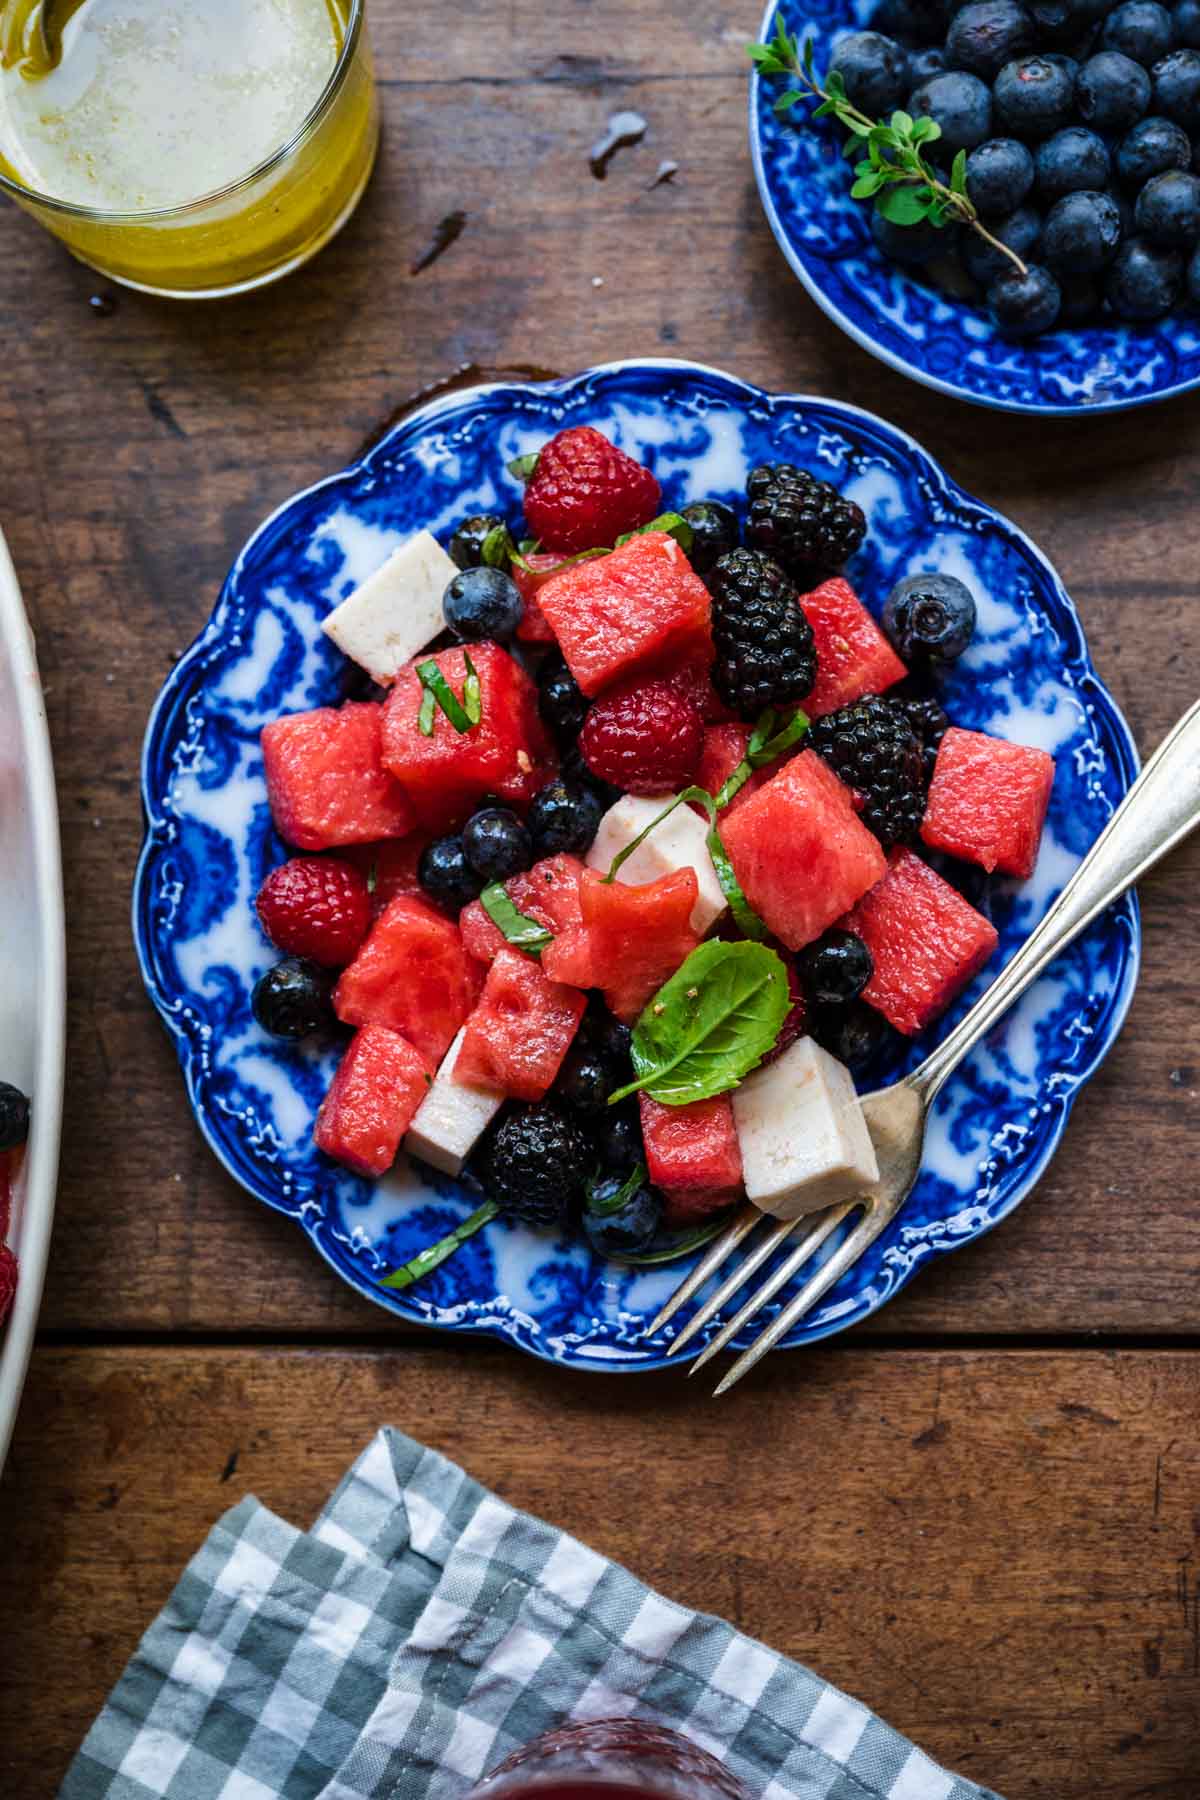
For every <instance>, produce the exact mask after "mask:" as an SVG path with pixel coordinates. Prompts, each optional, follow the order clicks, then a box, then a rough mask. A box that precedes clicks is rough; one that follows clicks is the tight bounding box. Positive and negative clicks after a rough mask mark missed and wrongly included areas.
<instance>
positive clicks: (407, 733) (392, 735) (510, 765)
mask: <svg viewBox="0 0 1200 1800" xmlns="http://www.w3.org/2000/svg"><path fill="white" fill-rule="evenodd" d="M467 654H468V652H467V651H465V650H462V649H459V648H454V649H451V650H439V651H438V653H437V655H436V656H434V657H433V658H432V659H430V660H432V661H433V662H436V664H437V666H438V668H439V669H440V670H441V672H442V674H443V675H444V676H445V677H446V680H447V681H448V682H449V684H450V686H451V688H452V689H453V690H454V693H455V694H456V695H457V696H458V697H459V699H461V698H462V693H463V685H464V683H465V681H466V677H467V667H466V657H467ZM469 654H470V657H471V661H472V663H473V664H474V667H475V671H476V673H477V674H478V676H479V692H480V719H479V723H478V725H475V726H472V727H471V729H470V730H469V731H458V730H456V728H455V727H454V725H452V724H451V722H450V720H449V719H448V718H447V717H446V715H445V713H444V712H443V711H442V709H441V707H440V706H435V707H434V709H433V730H432V732H431V734H430V735H429V736H428V737H426V735H425V733H424V732H423V731H422V730H421V728H420V724H419V722H418V721H419V718H420V712H421V702H422V699H423V698H424V689H423V688H422V686H421V682H420V679H419V677H418V675H417V670H416V664H415V663H410V664H409V665H408V666H407V667H406V668H404V669H401V671H400V673H399V675H398V676H397V677H396V681H395V685H394V686H393V688H392V690H391V692H390V694H389V695H388V697H387V699H386V700H385V701H384V703H383V760H384V763H385V764H386V766H387V768H388V769H389V770H390V771H391V773H392V774H393V775H394V776H395V777H396V779H397V780H398V781H399V782H400V784H401V786H402V787H403V788H404V790H405V792H406V793H407V794H408V796H409V800H410V802H411V804H412V807H413V810H414V811H415V812H416V814H417V815H418V817H419V819H420V820H421V822H422V823H424V824H427V825H428V826H429V827H430V828H431V829H434V830H441V831H445V830H447V829H448V828H449V826H450V825H451V824H454V823H457V822H459V821H461V820H462V819H464V818H466V816H467V815H468V814H469V813H470V812H471V810H472V808H473V807H474V805H475V803H476V801H478V800H480V799H482V797H483V795H484V794H498V795H499V796H500V797H501V798H502V799H504V800H510V801H517V802H520V801H524V800H529V799H531V798H532V796H533V795H534V794H535V793H536V792H537V790H538V788H539V787H541V786H542V785H543V784H544V782H545V780H546V777H547V774H548V772H549V768H550V765H551V761H552V758H551V753H550V747H549V743H548V740H547V738H546V733H545V729H544V727H543V725H542V722H541V719H540V718H539V717H538V709H537V691H536V689H535V688H534V685H533V683H532V681H531V680H530V679H529V676H528V675H527V674H526V673H525V671H524V669H522V668H521V667H520V666H519V665H518V664H517V663H516V662H514V661H513V659H512V657H511V656H510V655H509V654H508V652H507V651H506V650H502V649H501V648H500V646H499V645H498V644H490V643H482V644H472V645H471V646H470V651H469ZM422 660H424V659H422ZM379 835H380V834H379V833H376V836H379Z"/></svg>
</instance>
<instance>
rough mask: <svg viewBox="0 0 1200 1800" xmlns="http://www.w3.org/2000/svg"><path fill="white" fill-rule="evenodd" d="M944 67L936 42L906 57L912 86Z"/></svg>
mask: <svg viewBox="0 0 1200 1800" xmlns="http://www.w3.org/2000/svg"><path fill="white" fill-rule="evenodd" d="M1197 4H1200V0H1197ZM945 69H946V52H945V51H944V50H943V49H942V48H941V46H940V45H938V44H930V45H929V47H928V48H927V49H925V50H914V51H913V52H912V54H911V56H910V57H909V59H908V79H909V80H910V81H911V82H912V84H913V86H914V87H920V85H921V83H922V82H923V81H928V80H929V79H930V77H931V76H933V75H942V74H944V73H945Z"/></svg>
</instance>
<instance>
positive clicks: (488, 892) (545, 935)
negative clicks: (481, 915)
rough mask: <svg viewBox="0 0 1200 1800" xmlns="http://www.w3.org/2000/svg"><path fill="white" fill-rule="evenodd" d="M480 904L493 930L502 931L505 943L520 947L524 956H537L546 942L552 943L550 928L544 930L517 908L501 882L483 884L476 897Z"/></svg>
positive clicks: (516, 947) (542, 926)
mask: <svg viewBox="0 0 1200 1800" xmlns="http://www.w3.org/2000/svg"><path fill="white" fill-rule="evenodd" d="M479 904H480V906H482V908H483V910H484V912H485V913H486V914H487V916H488V918H489V919H490V920H491V921H492V924H493V925H494V926H495V927H496V929H497V930H498V931H500V932H502V933H503V935H504V938H505V940H506V942H508V943H510V944H512V945H513V946H514V948H515V949H517V950H523V951H524V952H525V954H526V956H533V957H538V956H540V955H541V954H542V951H543V950H544V949H545V948H546V945H547V944H552V943H553V942H554V933H553V932H552V931H547V930H546V927H545V926H544V925H542V924H539V922H538V920H537V919H531V918H530V917H529V915H528V913H523V912H518V911H517V909H516V907H515V906H514V905H513V903H512V901H511V900H510V899H509V896H508V891H507V889H506V888H505V886H504V884H503V882H500V881H493V882H492V883H491V885H490V886H488V887H485V888H484V890H483V892H482V894H480V896H479Z"/></svg>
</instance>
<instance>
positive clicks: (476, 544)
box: [450, 513, 509, 569]
mask: <svg viewBox="0 0 1200 1800" xmlns="http://www.w3.org/2000/svg"><path fill="white" fill-rule="evenodd" d="M503 525H504V520H503V519H502V518H500V516H499V514H497V513H473V514H472V516H471V517H470V518H469V519H463V520H462V522H461V524H459V525H456V526H455V528H454V536H453V537H452V538H451V539H450V557H451V560H452V561H453V562H456V563H457V564H458V566H459V568H460V569H478V568H481V567H482V565H483V546H484V543H485V541H486V540H487V539H488V538H489V537H490V536H491V534H492V532H493V531H499V530H500V529H502V527H503ZM508 565H509V554H508V551H507V550H506V551H505V553H504V561H503V563H502V564H500V565H499V566H500V567H502V568H505V569H507V568H508Z"/></svg>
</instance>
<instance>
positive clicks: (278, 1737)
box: [60, 1431, 998, 1800]
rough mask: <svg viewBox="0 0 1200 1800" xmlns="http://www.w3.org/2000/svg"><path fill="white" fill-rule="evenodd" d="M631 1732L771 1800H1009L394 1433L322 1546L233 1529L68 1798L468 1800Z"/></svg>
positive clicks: (115, 1701)
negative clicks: (675, 1739)
mask: <svg viewBox="0 0 1200 1800" xmlns="http://www.w3.org/2000/svg"><path fill="white" fill-rule="evenodd" d="M617 1714H641V1715H645V1716H651V1717H654V1718H657V1719H661V1720H664V1721H666V1722H667V1723H668V1724H671V1725H675V1726H677V1727H678V1728H679V1729H680V1730H682V1731H684V1732H686V1734H687V1735H688V1736H689V1737H692V1738H694V1739H696V1740H697V1742H699V1743H700V1744H702V1745H703V1746H704V1747H705V1748H706V1749H708V1750H710V1751H711V1752H712V1753H713V1754H714V1755H716V1756H717V1757H718V1758H720V1759H721V1760H722V1761H723V1762H724V1763H725V1764H726V1765H727V1766H728V1767H729V1768H730V1769H731V1770H732V1771H733V1773H734V1774H736V1775H737V1776H738V1777H740V1779H741V1780H742V1781H743V1782H744V1783H745V1785H746V1787H747V1788H748V1789H749V1791H750V1792H751V1794H754V1795H761V1796H763V1797H764V1800H998V1797H997V1796H996V1795H992V1794H988V1793H987V1792H986V1791H985V1790H984V1789H982V1788H979V1787H977V1786H976V1785H975V1784H974V1783H973V1782H970V1781H965V1780H963V1779H962V1778H961V1777H958V1776H954V1775H949V1774H947V1773H946V1772H945V1771H944V1770H943V1769H939V1768H938V1767H937V1766H936V1764H934V1763H933V1762H931V1761H930V1760H929V1758H928V1757H927V1756H925V1755H924V1753H923V1752H922V1751H920V1750H917V1749H915V1748H914V1747H913V1746H912V1745H911V1744H909V1743H908V1742H906V1740H905V1739H904V1738H902V1737H901V1736H900V1735H899V1734H898V1733H897V1732H895V1731H893V1730H892V1729H891V1727H890V1726H888V1725H885V1724H884V1723H883V1722H882V1720H880V1719H877V1718H875V1717H874V1716H873V1715H872V1714H871V1713H870V1712H868V1711H867V1709H866V1707H864V1706H860V1705H859V1704H858V1702H857V1701H855V1700H851V1699H849V1698H848V1697H847V1696H846V1695H845V1694H841V1693H839V1692H838V1691H837V1689H836V1688H832V1687H829V1686H827V1685H826V1683H824V1682H822V1681H820V1680H818V1678H817V1677H816V1676H815V1675H813V1674H811V1673H810V1672H809V1670H807V1669H804V1668H801V1667H800V1666H799V1664H797V1663H793V1662H789V1661H787V1660H786V1659H785V1658H784V1657H781V1656H777V1655H776V1654H775V1652H774V1651H772V1650H768V1649H766V1648H765V1647H764V1646H763V1645H762V1644H758V1643H755V1642H754V1641H753V1640H752V1639H750V1638H747V1637H743V1636H742V1635H741V1634H740V1633H739V1632H736V1631H734V1630H733V1628H732V1627H731V1626H729V1625H726V1624H723V1623H722V1622H721V1621H720V1620H719V1619H713V1618H708V1617H706V1616H704V1615H703V1614H700V1613H694V1612H689V1611H688V1610H687V1609H686V1608H685V1607H682V1606H676V1605H674V1604H673V1602H671V1601H670V1600H664V1599H663V1598H661V1596H660V1595H658V1594H655V1593H652V1592H651V1590H650V1589H649V1588H647V1587H644V1586H643V1585H642V1583H641V1582H640V1581H636V1580H635V1579H634V1577H633V1576H632V1575H630V1574H629V1573H628V1572H627V1571H626V1570H624V1569H621V1568H618V1567H617V1566H616V1564H615V1563H611V1562H607V1561H606V1560H605V1559H604V1558H603V1557H601V1556H597V1555H596V1554H595V1553H594V1552H593V1551H591V1550H588V1549H585V1547H584V1546H583V1545H582V1544H578V1543H576V1542H575V1540H574V1539H573V1538H569V1537H566V1536H565V1535H564V1534H563V1533H562V1532H560V1531H555V1530H554V1529H553V1527H551V1526H549V1525H544V1524H542V1523H541V1522H540V1521H539V1520H537V1519H533V1518H531V1517H530V1516H529V1515H528V1514H527V1513H519V1512H514V1511H513V1509H512V1508H511V1507H510V1506H506V1505H505V1504H504V1502H503V1501H502V1500H498V1499H497V1498H496V1497H495V1495H494V1494H489V1493H487V1492H486V1490H485V1489H483V1488H481V1487H480V1486H479V1485H478V1483H476V1482H474V1481H472V1480H470V1479H469V1477H468V1476H466V1475H464V1474H463V1472H462V1470H461V1469H457V1468H455V1467H454V1465H453V1464H452V1463H449V1462H447V1461H446V1460H445V1459H444V1458H443V1457H441V1456H438V1455H436V1454H434V1452H432V1451H429V1450H424V1449H422V1447H421V1446H420V1445H419V1444H414V1443H412V1442H410V1441H409V1439H407V1438H405V1437H402V1436H401V1435H400V1434H399V1433H398V1432H395V1431H381V1432H380V1433H379V1435H378V1436H377V1437H376V1438H375V1440H374V1442H373V1443H372V1444H371V1445H370V1446H369V1447H368V1448H367V1450H366V1451H365V1452H364V1453H363V1455H362V1456H360V1457H359V1459H358V1461H357V1462H356V1463H355V1465H354V1467H353V1468H352V1469H351V1470H350V1472H349V1474H348V1475H347V1476H346V1477H345V1478H344V1479H343V1481H342V1483H341V1485H340V1486H339V1488H338V1490H337V1492H336V1493H335V1494H334V1496H333V1498H332V1499H331V1500H330V1502H329V1504H328V1505H327V1506H326V1508H325V1510H324V1511H323V1512H322V1514H321V1516H320V1518H319V1519H318V1521H317V1523H316V1525H315V1527H314V1528H313V1530H312V1531H310V1532H304V1531H297V1530H296V1529H295V1527H294V1526H291V1525H288V1524H285V1522H284V1521H283V1520H282V1519H279V1518H276V1516H275V1515H274V1513H271V1512H268V1511H267V1509H266V1508H265V1507H263V1506H260V1505H259V1504H258V1502H257V1501H256V1500H253V1499H247V1500H243V1501H242V1503H241V1505H240V1506H236V1507H234V1509H233V1511H232V1512H230V1513H227V1514H226V1515H225V1517H224V1518H223V1519H221V1520H220V1522H219V1523H218V1524H217V1525H216V1526H215V1527H214V1528H213V1531H212V1533H211V1535H210V1536H209V1538H208V1540H207V1542H206V1543H205V1544H204V1546H203V1548H202V1549H201V1550H200V1552H199V1554H198V1555H197V1556H196V1557H194V1558H193V1560H192V1562H191V1563H190V1564H189V1565H188V1567H187V1569H186V1570H185V1572H184V1574H183V1577H182V1579H181V1580H180V1582H179V1585H178V1587H177V1588H176V1589H175V1592H174V1593H173V1594H172V1596H171V1598H170V1600H169V1601H168V1603H167V1605H166V1607H165V1608H164V1609H163V1611H162V1613H161V1614H160V1615H159V1617H158V1618H157V1619H156V1620H155V1621H154V1623H153V1625H151V1627H150V1629H149V1631H148V1632H147V1633H146V1635H145V1637H144V1638H143V1639H142V1642H141V1644H140V1646H139V1648H138V1650H137V1653H136V1654H135V1656H134V1658H133V1660H132V1661H131V1662H130V1664H129V1667H128V1668H127V1669H126V1670H125V1673H124V1674H123V1675H122V1677H121V1679H120V1680H119V1681H118V1683H117V1685H116V1687H115V1689H114V1690H113V1692H112V1694H111V1696H110V1698H109V1700H108V1704H107V1705H106V1706H105V1708H104V1711H103V1712H102V1713H101V1714H100V1717H99V1718H98V1719H97V1720H96V1723H95V1724H94V1725H93V1726H92V1729H91V1731H90V1732H89V1733H88V1736H87V1740H86V1742H85V1743H84V1746H83V1749H82V1750H81V1751H80V1753H79V1756H78V1757H77V1758H76V1761H75V1763H74V1764H73V1766H72V1768H71V1770H70V1772H69V1774H68V1775H67V1778H66V1781H65V1782H64V1783H63V1786H62V1789H61V1790H60V1800H457V1797H458V1796H461V1795H463V1794H465V1793H466V1792H467V1791H468V1790H469V1789H470V1788H471V1786H472V1785H473V1784H474V1783H475V1782H476V1781H478V1780H479V1778H480V1777H481V1776H482V1775H484V1774H485V1773H486V1772H487V1771H488V1770H490V1769H491V1768H493V1767H494V1766H495V1765H496V1764H497V1763H498V1762H500V1761H501V1760H502V1759H503V1758H504V1757H505V1756H507V1755H508V1753H509V1752H510V1751H511V1750H514V1749H516V1748H517V1747H518V1746H519V1745H521V1744H524V1743H527V1742H528V1741H529V1740H530V1739H531V1738H534V1737H536V1736H537V1735H538V1733H539V1732H542V1731H545V1730H546V1729H547V1728H548V1727H549V1726H552V1725H557V1724H560V1723H562V1722H563V1721H565V1720H573V1719H594V1718H604V1717H611V1716H613V1715H617Z"/></svg>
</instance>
